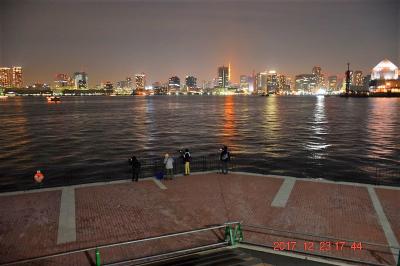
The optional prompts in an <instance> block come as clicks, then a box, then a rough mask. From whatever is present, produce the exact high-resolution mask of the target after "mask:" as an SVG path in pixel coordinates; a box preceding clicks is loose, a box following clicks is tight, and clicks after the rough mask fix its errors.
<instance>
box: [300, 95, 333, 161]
mask: <svg viewBox="0 0 400 266" xmlns="http://www.w3.org/2000/svg"><path fill="white" fill-rule="evenodd" d="M316 99H317V101H316V102H315V109H314V122H313V124H312V125H311V129H312V139H311V141H309V142H308V143H307V144H306V149H308V150H310V151H311V158H313V159H324V158H325V156H326V153H325V150H326V149H327V148H328V147H329V146H330V145H329V144H327V143H326V140H325V135H326V134H328V129H327V127H328V122H327V120H326V115H325V97H324V96H317V97H316Z"/></svg>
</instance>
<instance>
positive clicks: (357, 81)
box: [351, 70, 363, 87]
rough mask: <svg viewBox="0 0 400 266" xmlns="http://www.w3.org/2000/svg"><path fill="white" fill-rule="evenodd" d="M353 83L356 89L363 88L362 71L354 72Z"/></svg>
mask: <svg viewBox="0 0 400 266" xmlns="http://www.w3.org/2000/svg"><path fill="white" fill-rule="evenodd" d="M351 83H352V85H354V86H356V87H360V86H363V73H362V71H361V70H356V71H354V73H353V76H352V82H351Z"/></svg>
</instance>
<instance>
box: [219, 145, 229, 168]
mask: <svg viewBox="0 0 400 266" xmlns="http://www.w3.org/2000/svg"><path fill="white" fill-rule="evenodd" d="M221 150H222V151H221V154H220V156H219V159H220V161H221V172H222V173H223V174H225V175H226V174H227V173H228V162H229V161H230V160H231V155H230V153H229V151H228V147H227V146H225V145H224V146H223V147H222V149H221Z"/></svg>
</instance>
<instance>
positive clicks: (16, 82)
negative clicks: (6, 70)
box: [11, 66, 22, 88]
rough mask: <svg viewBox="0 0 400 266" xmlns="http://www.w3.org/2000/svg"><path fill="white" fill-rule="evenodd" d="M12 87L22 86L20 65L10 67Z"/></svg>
mask: <svg viewBox="0 0 400 266" xmlns="http://www.w3.org/2000/svg"><path fill="white" fill-rule="evenodd" d="M11 86H12V87H14V88H22V67H16V66H14V67H12V82H11Z"/></svg>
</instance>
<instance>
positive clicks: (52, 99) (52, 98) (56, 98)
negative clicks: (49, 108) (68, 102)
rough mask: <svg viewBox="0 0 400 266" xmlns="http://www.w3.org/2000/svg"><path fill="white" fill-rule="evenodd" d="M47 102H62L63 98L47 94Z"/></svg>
mask: <svg viewBox="0 0 400 266" xmlns="http://www.w3.org/2000/svg"><path fill="white" fill-rule="evenodd" d="M46 99H47V102H61V98H60V97H58V96H47V97H46Z"/></svg>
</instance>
